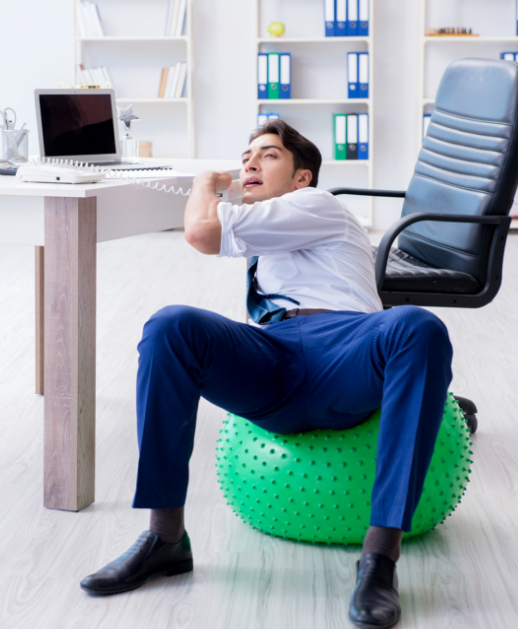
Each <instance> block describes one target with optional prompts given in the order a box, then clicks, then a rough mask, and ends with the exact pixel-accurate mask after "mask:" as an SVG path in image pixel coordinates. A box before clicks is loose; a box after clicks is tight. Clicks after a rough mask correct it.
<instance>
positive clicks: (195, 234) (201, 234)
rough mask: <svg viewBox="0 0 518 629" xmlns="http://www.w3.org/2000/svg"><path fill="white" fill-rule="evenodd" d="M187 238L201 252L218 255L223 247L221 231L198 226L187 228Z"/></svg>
mask: <svg viewBox="0 0 518 629" xmlns="http://www.w3.org/2000/svg"><path fill="white" fill-rule="evenodd" d="M185 240H186V241H187V242H188V243H189V244H190V245H191V247H194V248H195V249H196V250H197V251H199V252H200V253H204V254H205V255H208V256H214V255H217V254H218V253H219V252H220V249H221V233H219V234H217V233H214V232H207V231H206V230H203V229H200V228H199V227H197V226H194V227H186V228H185Z"/></svg>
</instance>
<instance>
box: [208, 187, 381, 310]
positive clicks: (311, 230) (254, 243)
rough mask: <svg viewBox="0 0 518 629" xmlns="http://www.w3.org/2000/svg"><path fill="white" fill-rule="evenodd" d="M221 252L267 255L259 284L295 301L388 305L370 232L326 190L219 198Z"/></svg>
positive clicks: (332, 306)
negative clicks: (238, 200) (243, 199)
mask: <svg viewBox="0 0 518 629" xmlns="http://www.w3.org/2000/svg"><path fill="white" fill-rule="evenodd" d="M218 217H219V220H220V222H221V250H220V253H219V256H218V257H231V258H237V257H244V258H249V257H252V256H260V258H259V262H258V265H257V282H258V287H259V290H260V291H261V292H262V293H264V294H268V293H280V294H282V295H286V296H287V297H291V298H292V299H296V300H297V301H299V302H300V305H299V306H297V305H296V304H293V303H291V302H290V301H287V300H286V299H275V300H272V301H274V302H275V303H276V304H277V305H280V306H282V307H284V308H286V309H287V310H290V309H292V308H325V309H328V310H352V311H355V312H377V311H379V310H382V308H383V306H382V304H381V301H380V298H379V296H378V291H377V290H376V282H375V278H374V265H373V262H372V252H371V245H370V242H369V239H368V237H367V235H366V233H365V231H364V230H363V228H362V226H361V225H360V223H359V221H358V220H357V219H356V217H355V216H354V215H353V214H352V212H351V211H350V210H349V209H347V208H346V207H345V206H344V205H343V204H342V203H341V202H340V201H339V200H338V199H337V198H336V197H334V196H333V195H332V194H330V193H329V192H327V191H325V190H319V189H317V188H311V187H308V188H303V189H301V190H297V191H295V192H290V193H288V194H285V195H283V196H282V197H276V198H274V199H269V200H268V201H259V202H257V203H253V204H252V205H232V203H228V202H222V203H220V204H219V205H218Z"/></svg>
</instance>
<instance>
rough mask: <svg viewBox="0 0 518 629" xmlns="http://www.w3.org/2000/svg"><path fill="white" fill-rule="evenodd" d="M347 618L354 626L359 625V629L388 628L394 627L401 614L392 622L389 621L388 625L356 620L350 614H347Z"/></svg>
mask: <svg viewBox="0 0 518 629" xmlns="http://www.w3.org/2000/svg"><path fill="white" fill-rule="evenodd" d="M349 620H350V621H351V622H352V623H353V625H354V626H355V627H360V629H390V627H395V626H396V625H397V624H398V622H399V621H400V620H401V614H400V615H399V617H398V618H397V620H394V622H390V623H389V624H388V625H373V624H372V623H370V622H369V623H365V622H358V621H357V620H353V619H352V618H351V616H349Z"/></svg>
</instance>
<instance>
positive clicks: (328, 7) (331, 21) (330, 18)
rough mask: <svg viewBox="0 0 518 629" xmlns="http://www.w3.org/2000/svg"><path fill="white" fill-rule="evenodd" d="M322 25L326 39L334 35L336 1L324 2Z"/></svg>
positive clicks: (328, 0)
mask: <svg viewBox="0 0 518 629" xmlns="http://www.w3.org/2000/svg"><path fill="white" fill-rule="evenodd" d="M324 23H325V28H326V37H335V35H336V0H324Z"/></svg>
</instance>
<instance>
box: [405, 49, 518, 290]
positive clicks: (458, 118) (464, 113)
mask: <svg viewBox="0 0 518 629" xmlns="http://www.w3.org/2000/svg"><path fill="white" fill-rule="evenodd" d="M517 185H518V64H516V63H514V62H509V61H493V60H488V59H462V60H460V61H456V62H454V63H452V64H451V65H450V66H449V67H448V68H447V69H446V72H445V73H444V75H443V77H442V80H441V84H440V86H439V90H438V92H437V98H436V101H435V109H434V111H433V113H432V117H431V120H430V124H429V126H428V133H427V136H426V138H425V139H424V142H423V148H422V149H421V152H420V153H419V157H418V160H417V164H416V168H415V172H414V175H413V177H412V180H411V181H410V185H409V187H408V191H407V194H406V197H405V202H404V205H403V211H402V216H406V215H408V214H413V213H415V212H437V213H444V214H466V215H478V216H483V215H507V214H509V211H510V209H511V206H512V203H513V198H514V195H515V192H516V187H517ZM493 229H494V228H493V227H490V226H482V225H469V224H466V223H438V222H421V223H416V224H414V225H412V226H411V227H409V228H408V229H406V230H405V232H404V233H402V234H400V236H399V240H398V247H399V248H400V249H402V250H403V251H406V252H407V253H410V254H411V255H413V256H415V257H416V258H419V259H420V260H423V261H424V262H426V263H428V264H430V265H432V266H435V267H438V268H446V269H453V270H456V271H464V272H465V273H469V274H470V275H472V276H474V277H475V278H477V279H478V280H479V282H480V283H481V285H484V283H485V281H486V271H487V260H488V256H489V249H490V240H491V235H492V233H493Z"/></svg>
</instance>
